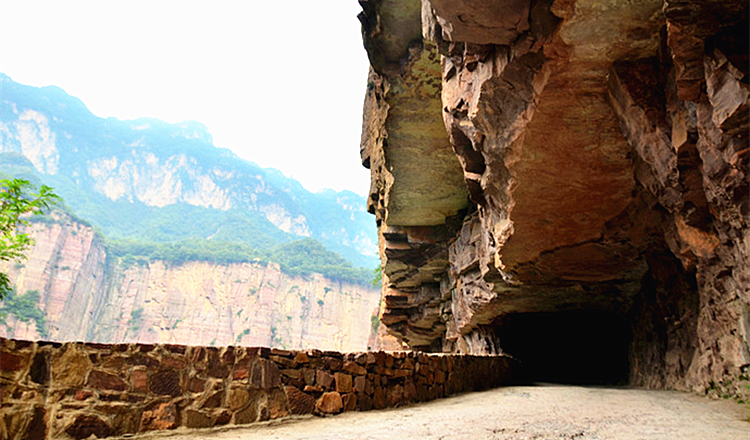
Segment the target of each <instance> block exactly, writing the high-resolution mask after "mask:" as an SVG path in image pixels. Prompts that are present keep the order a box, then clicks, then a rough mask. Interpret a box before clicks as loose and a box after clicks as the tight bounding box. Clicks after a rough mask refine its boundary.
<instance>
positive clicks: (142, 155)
mask: <svg viewBox="0 0 750 440" xmlns="http://www.w3.org/2000/svg"><path fill="white" fill-rule="evenodd" d="M0 87H1V88H2V99H1V101H2V102H0V173H3V174H6V175H11V176H14V177H27V178H31V179H33V180H37V181H42V182H44V183H45V184H48V185H50V186H53V187H54V188H55V189H56V191H57V192H58V194H60V195H61V196H62V197H63V199H64V200H65V203H66V205H67V206H68V208H69V210H70V211H72V213H74V214H75V215H76V216H77V217H80V218H82V219H85V220H87V221H90V222H91V223H92V224H93V225H94V226H96V227H97V228H98V229H99V230H100V231H101V232H102V233H103V234H104V235H105V236H106V237H108V238H113V239H120V240H131V241H151V242H162V243H166V242H176V241H184V240H188V239H200V240H209V241H210V240H214V241H224V242H241V243H245V244H247V245H248V246H251V247H257V248H259V249H261V248H262V249H267V248H270V247H273V246H278V245H280V244H283V243H285V242H291V241H293V240H296V239H299V238H302V237H310V238H314V239H315V240H318V241H320V242H321V243H323V245H325V247H326V248H327V249H329V250H332V251H335V252H337V253H338V254H340V255H341V256H343V257H344V258H345V259H346V260H348V261H350V262H351V263H352V264H353V265H355V266H360V267H368V268H374V267H375V266H376V265H377V264H378V259H377V233H376V229H375V225H374V222H373V219H372V217H371V216H370V215H369V214H368V213H367V212H366V210H365V206H366V205H365V199H364V197H362V196H359V195H357V194H355V193H353V192H350V191H342V192H335V191H332V190H326V191H322V192H319V193H317V194H313V193H311V192H309V191H307V190H305V189H304V188H303V187H302V185H301V184H300V183H299V182H297V181H295V180H293V179H290V178H287V177H285V176H284V175H283V174H282V173H281V172H280V171H277V170H274V169H264V168H261V167H259V166H258V165H256V164H255V163H252V162H249V161H246V160H243V159H241V158H239V157H238V156H236V155H235V154H234V153H232V152H231V151H229V150H227V149H221V148H216V147H215V146H214V145H213V143H212V138H211V135H210V134H209V133H208V131H207V128H206V127H205V126H204V125H202V124H200V123H198V122H183V123H179V124H169V123H166V122H163V121H160V120H157V119H150V118H143V119H137V120H127V121H123V120H119V119H116V118H107V119H103V118H99V117H97V116H95V115H93V114H92V113H91V112H90V111H89V110H88V109H87V108H86V106H85V105H84V103H83V102H82V101H81V100H79V99H77V98H75V97H72V96H70V95H68V94H67V93H65V92H64V91H63V90H62V89H60V88H58V87H54V86H50V87H42V88H36V87H30V86H25V85H21V84H18V83H16V82H14V81H12V80H11V79H10V78H9V77H8V76H6V75H4V74H0ZM248 138H250V139H251V138H252V136H251V135H249V136H248Z"/></svg>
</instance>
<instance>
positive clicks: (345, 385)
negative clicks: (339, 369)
mask: <svg viewBox="0 0 750 440" xmlns="http://www.w3.org/2000/svg"><path fill="white" fill-rule="evenodd" d="M334 378H335V379H336V391H338V392H339V393H351V392H352V377H351V376H350V375H348V374H346V373H335V374H334Z"/></svg>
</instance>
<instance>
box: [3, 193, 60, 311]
mask: <svg viewBox="0 0 750 440" xmlns="http://www.w3.org/2000/svg"><path fill="white" fill-rule="evenodd" d="M58 199H59V197H58V196H57V195H56V194H55V193H54V192H53V191H52V188H50V187H48V186H45V185H42V186H41V187H39V191H38V192H36V189H35V187H34V185H32V184H31V183H30V182H29V181H28V180H24V179H10V180H8V179H1V180H0V261H10V260H15V261H20V260H22V259H24V258H26V255H25V253H26V251H27V250H28V248H29V246H31V245H32V244H33V243H34V241H33V240H32V239H31V237H29V236H28V234H26V233H23V232H19V231H18V228H19V227H20V226H28V224H29V221H28V220H27V219H26V218H25V216H26V215H27V214H28V215H38V214H43V212H44V210H45V209H49V208H50V206H51V205H52V204H53V203H55V202H56V201H57V200H58ZM10 290H11V287H10V279H9V278H8V275H7V274H5V273H2V272H0V300H1V299H3V298H4V297H5V296H6V295H7V294H8V293H9V292H10Z"/></svg>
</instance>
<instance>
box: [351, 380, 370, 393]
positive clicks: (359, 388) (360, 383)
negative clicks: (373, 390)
mask: <svg viewBox="0 0 750 440" xmlns="http://www.w3.org/2000/svg"><path fill="white" fill-rule="evenodd" d="M366 389H367V378H366V377H365V376H357V377H355V378H354V391H355V392H357V393H364V392H365V390H366Z"/></svg>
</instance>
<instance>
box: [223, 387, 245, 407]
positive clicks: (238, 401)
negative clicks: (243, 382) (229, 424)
mask: <svg viewBox="0 0 750 440" xmlns="http://www.w3.org/2000/svg"><path fill="white" fill-rule="evenodd" d="M249 402H250V393H249V392H248V390H246V389H244V388H239V387H234V388H230V389H229V392H228V394H227V407H228V408H229V409H230V410H231V411H238V410H240V409H242V408H244V407H245V406H246V405H247V404H248V403H249Z"/></svg>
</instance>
